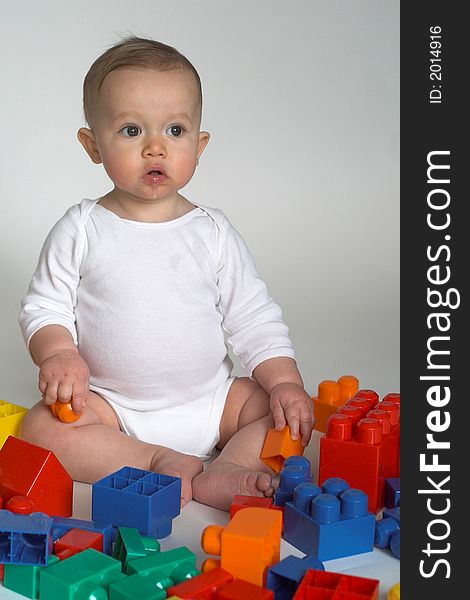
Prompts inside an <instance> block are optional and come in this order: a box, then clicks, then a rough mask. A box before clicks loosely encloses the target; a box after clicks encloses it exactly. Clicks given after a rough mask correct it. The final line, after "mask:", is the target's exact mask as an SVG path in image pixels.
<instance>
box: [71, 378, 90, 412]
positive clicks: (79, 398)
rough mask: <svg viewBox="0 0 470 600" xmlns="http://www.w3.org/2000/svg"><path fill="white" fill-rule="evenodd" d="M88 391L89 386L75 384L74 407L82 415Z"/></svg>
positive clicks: (74, 410)
mask: <svg viewBox="0 0 470 600" xmlns="http://www.w3.org/2000/svg"><path fill="white" fill-rule="evenodd" d="M87 391H88V390H87V388H86V387H85V386H84V385H83V384H80V383H76V384H75V385H74V386H73V393H72V408H73V412H74V413H75V414H76V415H81V414H82V412H83V407H84V406H85V404H86V397H87Z"/></svg>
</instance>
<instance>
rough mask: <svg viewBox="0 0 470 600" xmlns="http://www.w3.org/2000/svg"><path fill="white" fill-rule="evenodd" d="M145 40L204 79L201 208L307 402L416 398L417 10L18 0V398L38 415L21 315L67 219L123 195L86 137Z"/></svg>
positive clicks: (13, 7) (10, 184) (7, 68)
mask: <svg viewBox="0 0 470 600" xmlns="http://www.w3.org/2000/svg"><path fill="white" fill-rule="evenodd" d="M129 33H132V34H135V35H140V36H147V37H153V38H155V39H158V40H160V41H162V42H164V43H167V44H170V45H172V46H175V47H176V48H177V49H178V50H180V51H181V52H182V53H183V54H185V55H186V56H187V57H188V58H189V60H191V62H193V64H194V65H195V67H196V69H198V71H199V73H200V76H201V79H202V82H203V91H204V111H203V128H204V129H207V130H208V131H210V132H211V134H212V138H211V141H210V143H209V146H208V147H207V149H206V151H205V153H204V155H203V157H202V159H201V162H200V165H199V167H198V171H197V174H196V177H195V178H194V179H193V181H192V182H191V183H190V184H189V185H188V186H187V188H185V190H184V191H183V194H185V195H186V196H187V197H188V198H189V199H190V200H191V199H193V200H194V201H195V202H197V203H200V204H203V205H207V206H215V207H219V208H221V209H223V210H224V211H225V213H226V214H227V215H228V217H229V218H230V219H231V221H232V222H233V224H234V225H235V227H236V228H237V229H238V230H239V231H240V233H241V234H242V235H243V237H244V238H245V239H246V241H247V242H248V245H249V246H250V248H251V250H252V253H253V254H254V256H255V259H256V262H257V265H258V269H259V271H260V272H261V274H262V275H263V277H264V279H265V280H266V281H267V283H268V286H269V289H270V292H271V294H272V295H273V296H274V297H275V298H276V299H277V300H278V302H279V303H280V305H281V306H282V308H283V312H284V317H285V320H286V322H287V324H288V325H289V328H290V331H291V335H292V339H293V342H294V345H295V348H296V352H297V358H298V363H299V367H300V369H301V372H302V374H303V377H304V380H305V384H306V387H307V389H308V390H309V391H311V392H312V393H313V392H315V391H316V389H317V385H318V383H319V382H320V381H321V380H322V379H329V378H337V377H339V376H340V375H342V374H347V373H350V374H354V375H356V376H357V377H358V378H359V379H360V382H361V386H362V387H370V388H373V389H375V390H377V391H378V392H379V393H380V394H385V393H387V392H390V391H399V0H382V1H381V2H377V1H376V0H355V1H354V2H350V1H349V0H329V2H324V1H323V0H295V1H288V0H257V1H256V2H253V1H252V0H237V1H230V0H198V1H197V2H195V1H193V0H172V2H168V0H135V1H134V2H129V1H128V0H101V1H99V2H96V0H75V1H74V2H73V3H72V2H70V3H69V2H66V3H65V2H63V1H62V0H42V1H41V2H36V1H34V0H23V1H19V2H17V1H16V0H4V1H3V2H2V4H1V7H0V44H1V56H2V63H1V81H2V86H1V87H2V92H1V94H0V105H1V115H2V125H1V131H2V143H1V145H0V152H1V156H0V158H1V160H0V165H1V172H0V186H1V202H0V223H1V235H0V281H1V295H0V303H1V311H0V319H1V322H0V333H1V335H0V381H1V387H0V398H3V399H5V400H8V401H9V402H13V403H18V404H21V405H24V406H30V405H32V404H33V403H34V402H35V401H37V400H38V393H37V389H36V373H37V369H36V367H35V366H34V365H33V364H32V362H31V361H30V358H29V356H28V354H27V351H26V349H25V346H24V344H23V341H22V338H21V335H20V331H19V327H18V324H17V315H18V311H19V302H20V299H21V297H22V296H23V295H24V293H25V291H26V288H27V285H28V283H29V280H30V278H31V275H32V272H33V270H34V268H35V266H36V262H37V258H38V253H39V251H40V248H41V245H42V242H43V240H44V237H45V236H46V234H47V232H48V231H49V229H50V228H51V227H52V225H53V224H54V223H55V221H56V220H57V219H59V218H60V217H61V216H62V214H63V213H64V212H65V210H66V209H67V208H68V207H69V206H70V205H72V204H76V203H77V202H79V201H80V200H81V199H82V198H83V197H89V198H95V197H98V196H99V195H101V194H103V193H106V192H107V191H109V189H110V181H109V180H108V178H107V176H106V174H105V172H104V170H103V168H102V166H101V165H100V166H97V165H93V164H92V163H91V162H90V161H89V159H88V157H87V156H86V155H85V153H84V151H83V149H82V148H81V146H80V145H79V143H78V141H77V140H76V137H75V135H76V131H77V130H78V128H79V127H80V126H82V125H83V124H84V121H83V116H82V106H81V94H82V82H83V78H84V76H85V74H86V71H87V70H88V68H89V66H90V64H91V63H92V61H93V60H94V59H95V58H97V56H98V55H99V54H101V53H102V52H103V51H104V50H105V49H106V48H107V47H108V46H110V45H112V44H113V43H115V42H117V41H118V40H119V39H120V37H121V36H123V35H126V34H129ZM240 372H241V371H240V370H239V367H238V366H237V368H236V373H240Z"/></svg>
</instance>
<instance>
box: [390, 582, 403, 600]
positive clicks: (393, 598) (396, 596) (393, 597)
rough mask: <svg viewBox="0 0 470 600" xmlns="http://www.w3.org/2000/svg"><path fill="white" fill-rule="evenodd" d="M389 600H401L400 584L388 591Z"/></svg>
mask: <svg viewBox="0 0 470 600" xmlns="http://www.w3.org/2000/svg"><path fill="white" fill-rule="evenodd" d="M387 600H400V584H399V583H396V584H395V585H394V586H393V587H392V588H390V589H389V590H388V595H387Z"/></svg>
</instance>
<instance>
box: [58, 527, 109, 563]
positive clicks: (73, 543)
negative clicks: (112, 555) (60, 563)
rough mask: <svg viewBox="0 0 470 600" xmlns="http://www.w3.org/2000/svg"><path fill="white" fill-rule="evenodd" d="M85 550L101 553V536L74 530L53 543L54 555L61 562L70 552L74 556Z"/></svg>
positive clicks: (95, 533)
mask: <svg viewBox="0 0 470 600" xmlns="http://www.w3.org/2000/svg"><path fill="white" fill-rule="evenodd" d="M87 548H94V549H95V550H99V551H100V552H103V534H102V533H98V532H95V531H87V530H85V529H76V528H74V529H71V530H70V531H68V532H67V533H66V534H65V535H64V536H63V537H61V538H60V539H59V540H57V542H55V543H54V554H55V555H56V556H57V557H58V558H60V560H63V559H64V558H66V557H67V558H68V557H69V556H70V555H71V554H70V551H73V554H76V553H77V552H81V551H82V550H86V549H87Z"/></svg>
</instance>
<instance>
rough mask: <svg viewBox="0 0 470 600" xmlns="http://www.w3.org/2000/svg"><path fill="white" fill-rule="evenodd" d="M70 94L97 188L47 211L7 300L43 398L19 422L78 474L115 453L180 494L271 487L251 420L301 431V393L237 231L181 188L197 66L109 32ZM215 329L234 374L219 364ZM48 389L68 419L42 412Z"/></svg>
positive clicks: (186, 177) (280, 326) (197, 98)
mask: <svg viewBox="0 0 470 600" xmlns="http://www.w3.org/2000/svg"><path fill="white" fill-rule="evenodd" d="M84 111H85V117H86V121H87V124H88V126H89V128H86V127H83V128H81V129H80V130H79V131H78V139H79V141H80V143H81V144H82V145H83V147H84V148H85V150H86V152H87V153H88V155H89V156H90V158H91V160H92V161H93V162H94V163H97V164H98V163H102V164H103V166H104V168H105V170H106V173H107V174H108V175H109V177H110V179H111V180H112V182H113V189H112V190H111V191H110V192H109V193H107V194H106V195H104V196H102V197H100V198H98V199H95V200H91V199H84V200H82V201H81V202H80V203H79V204H75V205H74V206H72V207H71V208H69V210H67V212H66V213H65V215H64V216H63V217H62V218H61V219H60V220H59V221H58V222H57V223H56V224H55V226H54V227H53V228H52V230H51V231H50V233H49V235H48V237H47V239H46V241H45V243H44V246H43V248H42V252H41V255H40V258H39V263H38V266H37V269H36V272H35V273H34V276H33V278H32V281H31V283H30V286H29V289H28V292H27V294H26V296H25V297H24V299H23V300H22V303H21V307H22V308H21V313H20V317H19V321H20V325H21V329H22V332H23V335H24V338H25V341H26V343H27V345H28V348H29V351H30V353H31V356H32V358H33V360H34V362H35V364H36V365H38V367H39V390H40V392H41V394H42V400H41V401H40V402H38V403H37V404H36V405H35V406H34V407H33V408H32V409H31V410H30V411H29V412H28V414H27V415H26V417H25V419H24V421H23V424H22V430H21V436H22V437H23V438H24V439H25V440H27V441H30V442H32V443H34V444H37V445H39V446H42V447H46V448H49V449H51V450H52V451H53V452H54V453H55V454H56V456H57V457H58V458H59V460H60V461H61V462H62V464H63V465H64V467H65V468H66V469H67V470H68V472H69V473H70V475H71V477H72V478H73V479H75V480H78V481H85V482H90V483H92V482H94V481H96V480H98V479H100V478H102V477H104V476H105V475H108V474H109V473H112V472H114V471H116V470H118V469H120V468H121V467H123V466H133V467H138V468H141V469H146V470H150V471H154V472H157V473H165V474H168V475H173V476H178V477H181V479H182V498H181V504H182V506H184V505H185V504H186V503H187V502H188V501H189V500H191V498H194V499H195V500H197V501H199V502H202V503H204V504H208V505H211V506H214V507H216V508H220V509H223V510H228V509H229V507H230V503H231V501H232V500H233V496H234V495H235V494H248V495H254V496H271V495H272V494H273V493H274V483H273V475H274V473H273V471H271V470H270V469H269V468H268V467H267V466H266V465H265V464H264V463H263V462H262V461H261V460H260V459H259V455H260V451H261V448H262V446H263V443H264V440H265V436H266V433H267V431H268V429H269V428H271V427H273V426H275V427H276V428H277V429H282V428H283V427H285V425H286V424H288V425H289V426H290V429H291V435H292V438H293V439H298V438H299V436H300V437H301V440H302V444H303V445H304V446H305V445H307V444H308V442H309V439H310V436H311V432H312V427H313V409H312V400H311V398H310V396H309V395H308V394H307V392H306V391H305V389H304V385H303V382H302V378H301V375H300V374H299V371H298V369H297V366H296V362H295V360H294V352H293V348H292V344H291V341H290V339H289V335H288V329H287V327H286V325H285V324H284V322H283V320H282V314H281V310H280V308H279V306H278V305H277V304H276V303H275V302H274V300H273V299H272V298H271V297H270V296H269V294H268V291H267V288H266V285H265V283H264V282H263V280H262V279H261V278H260V276H259V275H258V273H257V271H256V267H255V264H254V261H253V258H252V256H251V254H250V252H249V250H248V249H247V247H246V245H245V243H244V241H243V240H242V238H241V237H240V235H239V234H238V232H237V231H236V230H235V229H234V228H233V226H232V225H231V224H230V222H229V221H228V219H227V217H226V216H225V215H224V214H223V212H222V211H221V210H218V209H215V208H208V207H206V206H203V205H200V204H198V203H195V202H192V201H191V202H190V201H189V200H188V199H187V198H185V197H184V196H182V195H181V194H180V190H181V188H183V187H184V186H185V185H186V184H187V183H188V182H189V181H190V180H191V178H192V176H193V174H194V171H195V169H196V166H197V164H198V161H199V158H200V156H201V154H202V153H203V151H204V148H205V147H206V145H207V143H208V141H209V134H208V133H207V132H205V131H200V123H201V111H202V93H201V83H200V79H199V76H198V74H197V71H196V70H195V68H194V67H193V65H192V64H191V63H190V62H189V61H188V60H187V59H186V58H185V57H184V56H183V55H182V54H180V53H179V52H178V51H177V50H175V49H174V48H172V47H170V46H167V45H165V44H162V43H159V42H157V41H154V40H149V39H141V38H136V37H129V38H126V39H124V40H122V41H121V42H120V43H118V44H116V45H115V46H113V47H111V48H110V49H109V50H107V51H106V52H105V53H104V54H102V55H101V56H100V57H99V58H98V59H97V60H96V61H95V62H94V63H93V65H92V66H91V68H90V70H89V71H88V74H87V75H86V77H85V81H84ZM224 330H225V331H226V332H227V336H228V341H229V342H230V344H231V345H232V347H233V351H234V354H235V355H237V356H238V357H239V358H240V361H241V364H242V366H243V367H244V369H246V371H247V373H248V374H249V376H248V377H233V376H232V375H231V371H232V366H233V365H232V363H231V360H230V358H229V356H228V353H227V346H226V344H225V340H224ZM56 400H59V401H60V402H64V403H65V402H70V401H71V403H72V407H73V411H74V412H75V413H76V414H77V415H80V418H79V419H78V420H76V421H75V422H74V423H62V422H61V421H59V420H58V419H57V418H55V417H54V416H53V415H52V413H51V410H50V408H49V405H51V404H52V403H54V402H55V401H56ZM217 451H220V452H219V453H217ZM215 454H217V457H216V458H215V459H214V460H212V461H211V462H209V461H208V462H209V464H207V465H206V468H204V464H203V461H206V460H207V459H209V458H210V457H213V456H214V455H215Z"/></svg>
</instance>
